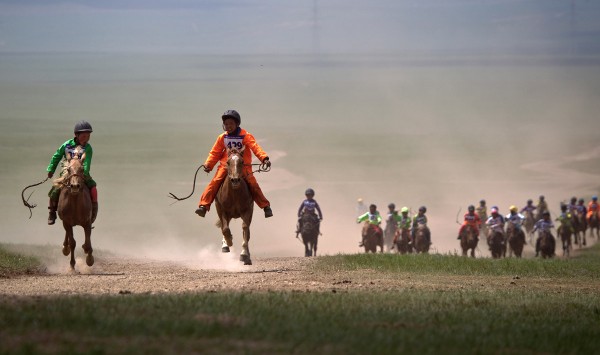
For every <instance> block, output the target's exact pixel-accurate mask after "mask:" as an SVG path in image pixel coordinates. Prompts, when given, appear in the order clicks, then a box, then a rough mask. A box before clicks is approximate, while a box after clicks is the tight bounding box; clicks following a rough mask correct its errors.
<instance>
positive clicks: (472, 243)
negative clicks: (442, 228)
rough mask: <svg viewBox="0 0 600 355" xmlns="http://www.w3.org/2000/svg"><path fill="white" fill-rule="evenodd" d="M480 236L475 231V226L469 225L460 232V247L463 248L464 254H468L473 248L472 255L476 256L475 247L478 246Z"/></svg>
mask: <svg viewBox="0 0 600 355" xmlns="http://www.w3.org/2000/svg"><path fill="white" fill-rule="evenodd" d="M477 243H479V238H478V236H477V233H475V228H473V226H469V225H467V226H466V227H465V228H464V229H463V231H462V233H461V234H460V247H461V248H462V252H463V256H467V254H468V252H469V249H471V257H473V258H474V257H475V248H477Z"/></svg>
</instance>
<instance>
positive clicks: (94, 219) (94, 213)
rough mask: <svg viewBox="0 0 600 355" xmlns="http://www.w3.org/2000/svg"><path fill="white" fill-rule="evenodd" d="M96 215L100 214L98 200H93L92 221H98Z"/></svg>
mask: <svg viewBox="0 0 600 355" xmlns="http://www.w3.org/2000/svg"><path fill="white" fill-rule="evenodd" d="M96 216H98V202H92V223H94V222H95V221H96Z"/></svg>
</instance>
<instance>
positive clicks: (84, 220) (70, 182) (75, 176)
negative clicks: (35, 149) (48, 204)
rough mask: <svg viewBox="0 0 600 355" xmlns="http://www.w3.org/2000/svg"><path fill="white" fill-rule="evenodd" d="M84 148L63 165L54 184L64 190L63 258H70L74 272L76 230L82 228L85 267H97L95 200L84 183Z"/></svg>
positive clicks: (61, 213)
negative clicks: (94, 234) (95, 251)
mask: <svg viewBox="0 0 600 355" xmlns="http://www.w3.org/2000/svg"><path fill="white" fill-rule="evenodd" d="M79 148H81V147H79V146H78V147H76V148H75V154H74V155H73V157H72V158H69V159H68V160H67V162H66V164H65V165H64V168H63V173H62V174H61V177H60V178H58V179H56V180H54V185H55V186H57V187H60V188H61V191H60V196H59V200H58V210H57V211H58V217H60V219H61V220H62V222H63V227H64V228H65V240H64V242H63V250H62V252H63V255H65V256H67V255H69V254H71V262H70V264H71V269H74V268H75V246H76V244H77V243H76V242H75V238H74V237H73V227H74V226H81V227H83V230H84V232H85V242H84V243H83V245H82V246H81V247H82V248H83V251H84V252H85V253H86V254H87V257H86V258H85V263H86V264H87V265H88V266H92V265H94V256H93V255H92V252H93V249H92V242H91V240H90V237H91V235H92V198H91V197H90V190H89V189H88V187H87V186H86V185H85V183H84V176H83V161H84V160H85V153H83V149H79Z"/></svg>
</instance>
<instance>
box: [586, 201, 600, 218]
mask: <svg viewBox="0 0 600 355" xmlns="http://www.w3.org/2000/svg"><path fill="white" fill-rule="evenodd" d="M594 213H598V202H594V201H590V203H589V204H588V211H587V220H588V222H589V221H590V219H591V218H592V215H593V214H594Z"/></svg>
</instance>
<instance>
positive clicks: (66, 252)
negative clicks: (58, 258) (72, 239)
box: [62, 246, 71, 256]
mask: <svg viewBox="0 0 600 355" xmlns="http://www.w3.org/2000/svg"><path fill="white" fill-rule="evenodd" d="M70 252H71V249H69V247H68V246H63V248H62V253H63V255H64V256H68V255H69V253H70Z"/></svg>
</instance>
